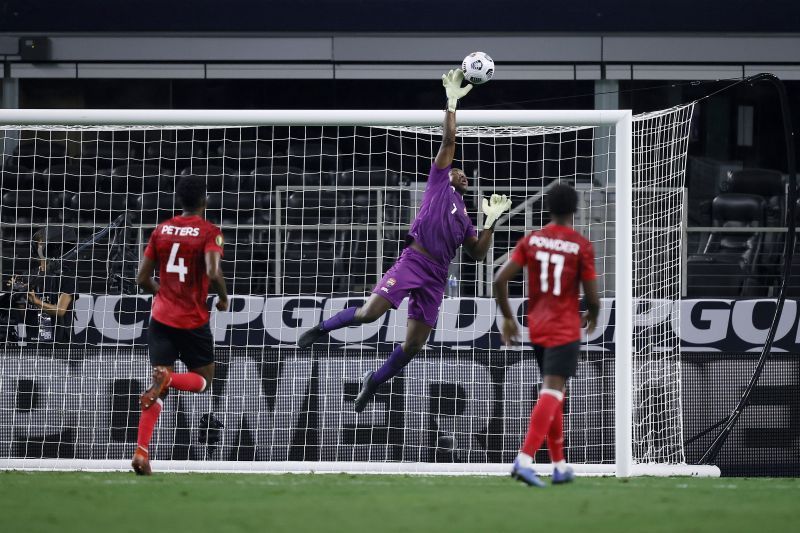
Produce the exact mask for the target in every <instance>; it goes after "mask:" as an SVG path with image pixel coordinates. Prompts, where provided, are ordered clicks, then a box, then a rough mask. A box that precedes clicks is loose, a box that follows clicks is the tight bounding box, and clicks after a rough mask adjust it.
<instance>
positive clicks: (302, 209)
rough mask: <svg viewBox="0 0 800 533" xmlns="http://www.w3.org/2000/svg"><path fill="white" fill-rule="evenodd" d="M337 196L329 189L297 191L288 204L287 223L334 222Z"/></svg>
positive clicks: (291, 195)
mask: <svg viewBox="0 0 800 533" xmlns="http://www.w3.org/2000/svg"><path fill="white" fill-rule="evenodd" d="M336 204H337V198H336V196H335V195H333V194H330V193H329V192H328V191H308V192H303V191H296V192H293V193H291V194H290V195H289V201H288V205H287V206H286V210H285V211H284V212H285V213H286V216H285V217H284V218H283V219H284V220H285V221H286V223H287V224H304V225H316V224H332V223H333V222H334V220H335V218H336Z"/></svg>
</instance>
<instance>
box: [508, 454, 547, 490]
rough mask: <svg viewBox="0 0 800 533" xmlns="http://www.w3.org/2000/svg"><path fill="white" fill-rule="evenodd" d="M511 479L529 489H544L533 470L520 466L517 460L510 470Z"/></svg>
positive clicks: (542, 483) (542, 482)
mask: <svg viewBox="0 0 800 533" xmlns="http://www.w3.org/2000/svg"><path fill="white" fill-rule="evenodd" d="M511 477H513V478H514V479H516V480H518V481H522V482H523V483H525V484H526V485H528V486H531V487H540V488H544V487H545V484H544V481H542V480H541V479H539V476H537V475H536V472H534V471H533V468H526V467H524V466H521V465H520V464H519V459H517V460H515V461H514V466H513V468H512V469H511Z"/></svg>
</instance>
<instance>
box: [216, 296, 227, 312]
mask: <svg viewBox="0 0 800 533" xmlns="http://www.w3.org/2000/svg"><path fill="white" fill-rule="evenodd" d="M227 310H228V299H227V298H225V299H224V300H223V299H222V298H218V299H217V311H227Z"/></svg>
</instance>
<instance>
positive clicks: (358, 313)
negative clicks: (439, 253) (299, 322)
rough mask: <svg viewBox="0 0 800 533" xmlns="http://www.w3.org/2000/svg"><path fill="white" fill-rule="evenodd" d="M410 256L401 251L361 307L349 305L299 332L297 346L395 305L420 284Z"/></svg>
mask: <svg viewBox="0 0 800 533" xmlns="http://www.w3.org/2000/svg"><path fill="white" fill-rule="evenodd" d="M414 270H415V265H414V262H413V260H410V259H408V257H407V256H406V255H405V253H403V254H402V255H401V256H400V257H399V258H398V259H397V262H396V263H395V264H394V265H393V266H392V268H390V269H389V270H387V271H386V274H384V275H383V278H382V279H381V281H380V282H379V283H378V284H377V285H376V286H375V288H374V289H372V295H371V296H370V297H369V299H368V300H367V301H366V303H365V304H364V305H362V306H361V307H348V308H347V309H345V310H343V311H339V312H338V313H336V314H335V315H333V316H332V317H330V318H329V319H327V320H323V321H321V322H320V323H319V324H317V325H316V326H314V327H313V328H311V329H309V330H308V331H306V332H304V333H303V334H302V335H300V338H298V339H297V346H298V347H300V348H308V347H309V346H311V345H312V344H314V343H315V342H319V341H321V340H324V339H325V337H327V335H328V333H330V332H331V331H333V330H336V329H341V328H346V327H348V326H355V325H357V324H366V323H369V322H374V321H376V320H378V319H379V318H380V317H382V316H383V315H385V314H386V312H387V311H388V310H389V309H391V308H392V307H395V308H396V307H398V306H399V305H400V304H401V303H402V302H403V300H404V299H405V298H406V296H408V293H409V291H410V290H411V289H412V288H414V287H416V286H417V285H418V284H419V277H418V276H417V274H416V272H415V271H414Z"/></svg>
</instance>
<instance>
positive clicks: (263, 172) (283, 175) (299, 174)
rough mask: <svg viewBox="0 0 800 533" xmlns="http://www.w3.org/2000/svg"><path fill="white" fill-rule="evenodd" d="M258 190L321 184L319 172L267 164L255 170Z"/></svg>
mask: <svg viewBox="0 0 800 533" xmlns="http://www.w3.org/2000/svg"><path fill="white" fill-rule="evenodd" d="M252 176H253V179H254V185H255V191H256V192H274V191H275V189H276V188H277V187H284V188H287V187H297V188H303V187H306V186H315V185H320V176H319V174H304V173H303V169H301V168H296V167H288V166H283V165H267V166H263V167H258V168H256V169H254V170H253V172H252Z"/></svg>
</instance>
